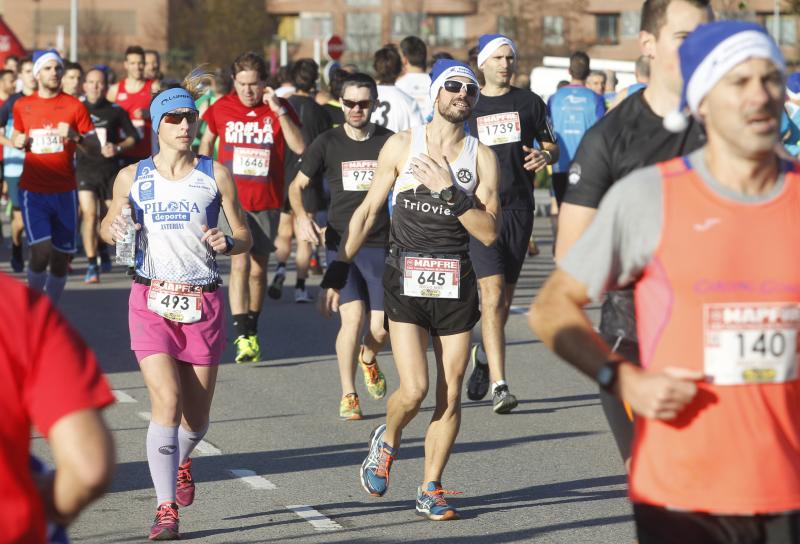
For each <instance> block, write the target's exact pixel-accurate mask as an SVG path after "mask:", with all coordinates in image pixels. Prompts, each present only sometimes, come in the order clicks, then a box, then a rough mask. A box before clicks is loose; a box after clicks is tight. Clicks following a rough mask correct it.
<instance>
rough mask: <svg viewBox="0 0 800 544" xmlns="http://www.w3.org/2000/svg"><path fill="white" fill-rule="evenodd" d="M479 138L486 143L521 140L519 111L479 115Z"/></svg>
mask: <svg viewBox="0 0 800 544" xmlns="http://www.w3.org/2000/svg"><path fill="white" fill-rule="evenodd" d="M478 139H480V141H481V143H482V144H484V145H500V144H510V143H513V142H519V141H520V140H521V139H522V133H521V131H520V128H519V113H517V112H515V111H511V112H508V113H495V114H494V115H484V116H483V117H478Z"/></svg>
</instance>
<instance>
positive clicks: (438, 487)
mask: <svg viewBox="0 0 800 544" xmlns="http://www.w3.org/2000/svg"><path fill="white" fill-rule="evenodd" d="M460 494H461V492H460V491H448V490H447V489H442V484H440V483H439V482H428V483H427V484H426V486H425V489H422V487H418V488H417V515H418V516H423V517H426V518H428V519H429V520H431V521H450V520H454V519H460V518H461V516H459V515H458V512H456V509H455V508H453V507H452V506H450V505H449V504H447V501H446V500H445V498H444V496H445V495H460Z"/></svg>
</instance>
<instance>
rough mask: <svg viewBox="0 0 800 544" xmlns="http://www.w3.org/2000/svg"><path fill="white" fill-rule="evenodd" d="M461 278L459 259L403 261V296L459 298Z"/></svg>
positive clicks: (407, 258) (423, 258)
mask: <svg viewBox="0 0 800 544" xmlns="http://www.w3.org/2000/svg"><path fill="white" fill-rule="evenodd" d="M460 278H461V261H460V260H459V259H433V258H427V257H410V256H407V257H404V259H403V294H404V295H405V296H407V297H424V298H458V288H459V279H460Z"/></svg>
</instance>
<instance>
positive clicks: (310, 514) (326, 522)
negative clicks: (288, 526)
mask: <svg viewBox="0 0 800 544" xmlns="http://www.w3.org/2000/svg"><path fill="white" fill-rule="evenodd" d="M286 508H288V509H289V510H292V511H293V512H294V513H295V514H297V515H298V516H300V517H301V518H303V519H304V520H306V521H307V522H309V523H310V524H311V525H313V526H314V529H316V530H317V531H338V530H339V529H342V526H341V525H339V524H338V523H336V522H335V521H333V520H332V519H330V518H327V517H325V516H323V515H322V514H320V513H319V512H317V511H316V510H314V509H313V508H311V507H310V506H305V505H300V504H295V505H292V506H287V507H286Z"/></svg>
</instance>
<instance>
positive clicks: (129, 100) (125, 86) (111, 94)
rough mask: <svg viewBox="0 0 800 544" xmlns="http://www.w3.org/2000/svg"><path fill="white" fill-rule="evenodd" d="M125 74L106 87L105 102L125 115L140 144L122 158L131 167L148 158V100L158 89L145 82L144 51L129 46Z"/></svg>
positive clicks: (149, 141)
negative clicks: (137, 133)
mask: <svg viewBox="0 0 800 544" xmlns="http://www.w3.org/2000/svg"><path fill="white" fill-rule="evenodd" d="M125 71H126V72H127V74H128V75H127V77H126V78H125V79H123V80H122V81H120V82H119V83H115V84H114V85H112V86H111V87H109V89H108V95H106V98H107V99H108V101H109V102H116V103H117V104H119V106H120V107H121V108H122V109H124V110H125V111H126V112H128V116H129V117H130V118H131V122H132V123H133V126H134V127H135V128H136V130H137V132H139V142H138V143H137V144H136V145H135V146H133V148H131V149H130V150H127V151H125V152H124V153H123V154H122V157H123V158H124V159H125V160H126V162H127V163H128V164H133V163H134V162H138V161H140V160H143V159H146V158H147V157H149V156H150V153H151V147H152V141H151V136H152V128H151V124H150V114H149V111H150V100H151V99H152V96H153V95H154V94H156V93H157V92H158V91H160V90H161V88H160V85H159V83H158V81H155V80H152V79H145V77H144V49H142V48H141V47H139V46H138V45H132V46H130V47H128V48H127V49H126V50H125Z"/></svg>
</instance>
